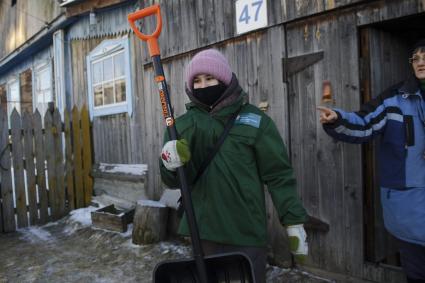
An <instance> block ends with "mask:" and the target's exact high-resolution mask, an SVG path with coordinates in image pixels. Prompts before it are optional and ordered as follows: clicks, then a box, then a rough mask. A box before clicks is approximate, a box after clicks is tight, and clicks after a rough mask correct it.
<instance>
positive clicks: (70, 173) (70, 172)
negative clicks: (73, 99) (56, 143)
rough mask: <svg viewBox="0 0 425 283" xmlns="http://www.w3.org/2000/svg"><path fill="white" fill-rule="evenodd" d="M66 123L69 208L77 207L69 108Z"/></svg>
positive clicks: (66, 175) (66, 169) (66, 176)
mask: <svg viewBox="0 0 425 283" xmlns="http://www.w3.org/2000/svg"><path fill="white" fill-rule="evenodd" d="M64 124H65V181H66V195H67V199H68V209H69V210H74V209H75V190H74V174H73V171H74V170H73V169H74V168H73V166H72V164H73V160H72V132H71V118H70V113H69V111H68V110H65V111H64Z"/></svg>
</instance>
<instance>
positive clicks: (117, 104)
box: [87, 37, 132, 117]
mask: <svg viewBox="0 0 425 283" xmlns="http://www.w3.org/2000/svg"><path fill="white" fill-rule="evenodd" d="M129 62H130V60H129V47H128V38H127V37H124V38H121V39H116V40H105V41H103V42H102V43H101V44H100V45H99V46H98V47H96V48H95V49H94V50H93V51H92V52H91V53H90V54H89V55H88V56H87V70H88V72H87V73H88V76H89V77H88V82H89V84H88V87H89V90H88V93H89V105H90V116H91V117H93V116H103V115H111V114H117V113H125V112H127V113H128V114H129V115H131V113H132V97H131V85H130V66H129V65H130V64H129Z"/></svg>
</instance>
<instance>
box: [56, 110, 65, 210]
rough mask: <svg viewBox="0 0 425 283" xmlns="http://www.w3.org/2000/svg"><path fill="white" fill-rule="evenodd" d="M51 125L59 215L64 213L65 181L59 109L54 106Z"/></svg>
mask: <svg viewBox="0 0 425 283" xmlns="http://www.w3.org/2000/svg"><path fill="white" fill-rule="evenodd" d="M53 125H54V128H55V129H56V130H55V132H54V151H55V154H56V158H55V177H56V200H57V202H58V210H59V212H58V213H59V216H60V217H62V216H64V215H65V202H66V198H65V197H66V195H65V181H64V174H63V171H64V155H63V142H62V120H61V116H60V113H59V110H58V109H57V108H55V111H54V112H53Z"/></svg>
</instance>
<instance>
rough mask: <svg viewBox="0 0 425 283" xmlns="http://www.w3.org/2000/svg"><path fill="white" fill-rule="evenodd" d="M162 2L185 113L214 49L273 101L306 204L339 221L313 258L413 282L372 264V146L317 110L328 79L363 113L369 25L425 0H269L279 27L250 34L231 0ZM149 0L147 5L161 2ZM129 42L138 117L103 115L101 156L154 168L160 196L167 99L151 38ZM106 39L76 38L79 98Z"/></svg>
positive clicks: (338, 98) (316, 237)
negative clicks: (337, 137)
mask: <svg viewBox="0 0 425 283" xmlns="http://www.w3.org/2000/svg"><path fill="white" fill-rule="evenodd" d="M155 2H156V3H157V2H160V4H161V9H162V16H163V17H164V27H163V31H162V34H161V36H160V39H159V43H160V47H161V55H162V58H163V65H164V71H165V74H166V78H167V81H168V84H169V86H170V87H169V88H170V91H171V97H172V102H173V105H174V109H175V114H176V115H180V114H182V113H183V112H184V104H185V102H187V101H188V100H187V97H186V96H185V94H184V83H183V81H184V78H183V74H184V67H185V65H186V64H187V63H188V61H189V60H190V58H191V57H192V56H193V55H194V54H195V53H196V52H198V51H199V50H201V48H204V47H214V48H218V49H220V50H221V51H222V52H223V53H224V54H225V55H226V57H227V58H229V61H230V64H231V65H232V67H233V70H234V72H235V73H236V74H237V76H238V78H239V80H240V83H241V85H242V86H243V88H244V89H245V90H246V91H247V92H248V93H249V99H250V101H251V103H253V104H255V105H258V104H259V103H260V102H262V101H267V102H268V103H269V106H270V107H269V109H268V110H267V112H266V113H267V114H269V115H270V116H271V117H272V118H273V120H274V121H275V122H276V124H277V126H278V129H279V130H280V132H281V134H282V136H283V138H284V140H285V142H286V143H287V144H288V145H290V148H289V150H290V155H291V159H292V163H293V165H294V169H295V172H296V176H297V180H298V188H299V192H300V195H301V197H302V201H303V203H304V204H305V206H306V208H307V210H308V212H309V213H310V214H311V215H312V216H316V217H318V218H320V219H322V220H324V221H326V222H328V223H329V224H330V227H331V228H330V231H329V232H328V233H320V232H311V233H309V241H310V249H311V257H310V259H309V262H308V264H309V265H310V266H313V267H316V268H318V269H320V270H330V271H333V272H337V273H342V274H346V275H350V276H353V277H357V278H362V279H367V280H374V281H378V282H404V279H403V275H402V273H400V272H398V271H394V270H391V269H384V268H382V267H378V266H376V265H373V264H367V263H364V247H363V172H362V162H363V160H362V158H361V156H362V150H361V147H360V146H358V145H350V144H344V143H340V142H336V141H334V140H332V139H331V138H329V137H328V136H327V135H326V134H325V133H324V132H323V130H322V128H321V125H320V124H319V122H318V117H317V111H316V109H315V107H316V106H317V105H320V104H321V95H322V93H321V91H322V82H323V81H324V80H329V81H330V82H331V84H332V92H333V94H334V100H335V102H334V106H336V107H340V108H343V109H347V110H357V109H358V107H359V106H360V103H361V94H360V91H361V90H360V78H359V73H360V66H359V37H360V36H359V33H358V29H359V27H361V26H366V25H369V24H372V23H376V22H379V21H382V20H387V19H392V18H397V17H401V16H405V15H413V14H417V13H421V12H424V3H423V1H420V0H407V1H383V0H380V1H283V0H282V1H269V2H268V3H269V5H270V6H269V8H268V10H269V20H270V22H269V27H267V28H265V29H262V30H259V31H256V32H252V33H248V34H245V35H240V36H236V35H235V27H234V26H235V24H234V18H235V17H234V5H233V3H231V1H194V0H180V1H155ZM270 2H272V3H270ZM140 3H141V5H140V6H141V7H145V6H149V5H150V4H152V1H140ZM306 3H307V4H306ZM356 3H357V4H359V6H356V5H353V4H356ZM297 5H298V6H297ZM311 5H312V6H311ZM349 5H350V7H348V6H349ZM344 6H347V7H345V8H344ZM306 7H310V8H312V9H313V10H312V11H315V12H311V10H310V9H307V8H306ZM337 8H341V9H337ZM333 9H335V11H332V10H333ZM312 13H313V14H317V15H313V14H312ZM270 14H271V15H272V16H271V17H270ZM211 19H214V20H211ZM286 21H289V22H286ZM104 24H105V23H104ZM153 25H154V23H153V22H149V21H148V22H147V23H146V28H147V29H148V30H149V28H150V29H151V30H152V29H153ZM285 33H286V34H285ZM112 36H113V35H112ZM129 38H130V49H131V50H130V56H131V64H132V65H131V70H132V71H131V76H132V78H131V81H132V84H133V86H132V87H133V105H134V113H133V115H132V117H128V115H126V114H125V115H114V116H107V117H101V118H95V120H94V122H93V142H94V152H95V162H113V163H146V164H148V166H149V174H148V175H149V176H148V186H147V188H148V195H149V196H150V197H151V198H154V199H158V198H159V196H160V195H161V193H162V185H161V182H160V179H159V172H158V166H157V164H158V155H159V152H160V147H161V143H162V136H163V131H164V125H163V122H162V117H161V114H160V113H161V108H160V102H159V98H158V95H157V86H156V84H155V83H154V82H153V70H152V65H151V64H150V63H149V62H150V58H149V56H148V55H147V48H146V44H145V43H143V42H141V41H140V40H139V39H137V38H136V37H135V36H134V35H133V34H132V33H130V34H129ZM286 39H287V42H285V40H286ZM100 40H101V39H100V38H99V39H81V40H73V41H72V42H71V56H72V62H73V63H72V64H73V65H72V74H73V76H77V77H75V78H74V77H73V82H74V83H73V85H74V91H73V97H74V100H75V102H77V104H81V103H85V102H86V99H87V86H86V85H85V84H86V80H87V79H86V73H85V56H86V54H87V53H88V52H89V51H90V50H91V49H93V48H94V47H96V45H97V44H98V43H100ZM285 46H287V50H285ZM317 51H323V52H324V57H323V59H322V60H320V61H319V62H317V63H316V64H314V65H311V66H310V67H308V68H306V69H304V70H302V71H300V72H298V73H296V74H294V75H292V76H291V77H289V78H288V84H286V83H285V82H284V81H283V71H282V58H285V57H286V56H287V57H294V56H298V55H303V54H309V53H312V52H317ZM76 54H78V58H79V59H78V60H81V62H77V59H76V58H74V56H76ZM289 121H290V122H289ZM269 210H270V213H271V214H272V213H273V209H272V208H270V209H269ZM278 231H279V228H278V227H277V225H274V226H272V227H271V228H270V232H271V234H272V237H271V238H272V239H275V242H274V243H273V247H275V246H277V244H276V243H277V242H278V240H280V241H282V239H281V238H278V236H277V235H278V234H279V233H280V232H278Z"/></svg>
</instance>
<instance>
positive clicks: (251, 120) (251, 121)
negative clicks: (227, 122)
mask: <svg viewBox="0 0 425 283" xmlns="http://www.w3.org/2000/svg"><path fill="white" fill-rule="evenodd" d="M260 122H261V116H260V115H257V114H254V113H242V114H240V115H238V117H237V118H236V121H235V124H236V125H238V124H239V125H248V126H252V127H255V128H259V127H260Z"/></svg>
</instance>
